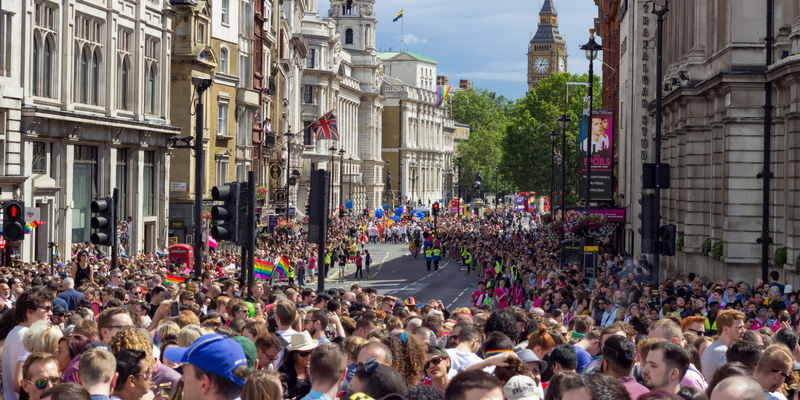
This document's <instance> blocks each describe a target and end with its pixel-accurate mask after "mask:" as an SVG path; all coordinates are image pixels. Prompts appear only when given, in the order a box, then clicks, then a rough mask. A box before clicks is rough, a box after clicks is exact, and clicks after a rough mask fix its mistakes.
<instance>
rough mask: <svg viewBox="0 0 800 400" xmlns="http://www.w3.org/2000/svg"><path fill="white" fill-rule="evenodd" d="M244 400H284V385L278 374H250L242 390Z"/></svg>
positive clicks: (264, 372) (268, 372)
mask: <svg viewBox="0 0 800 400" xmlns="http://www.w3.org/2000/svg"><path fill="white" fill-rule="evenodd" d="M241 399H242V400H282V399H283V385H282V384H281V380H280V377H279V375H278V373H277V372H272V371H267V370H264V369H261V370H258V371H255V372H253V373H252V374H250V376H249V377H248V378H247V381H246V382H245V383H244V387H243V388H242V396H241Z"/></svg>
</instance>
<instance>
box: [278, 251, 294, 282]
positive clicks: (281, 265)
mask: <svg viewBox="0 0 800 400" xmlns="http://www.w3.org/2000/svg"><path fill="white" fill-rule="evenodd" d="M289 268H291V266H290V265H289V260H287V259H286V256H281V260H280V261H278V266H277V268H276V269H277V270H278V272H280V274H281V276H283V277H284V278H285V277H286V275H287V274H288V273H289Z"/></svg>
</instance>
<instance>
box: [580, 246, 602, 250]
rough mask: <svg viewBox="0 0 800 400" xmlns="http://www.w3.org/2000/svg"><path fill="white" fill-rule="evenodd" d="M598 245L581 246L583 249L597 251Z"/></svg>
mask: <svg viewBox="0 0 800 400" xmlns="http://www.w3.org/2000/svg"><path fill="white" fill-rule="evenodd" d="M598 249H599V246H583V251H598Z"/></svg>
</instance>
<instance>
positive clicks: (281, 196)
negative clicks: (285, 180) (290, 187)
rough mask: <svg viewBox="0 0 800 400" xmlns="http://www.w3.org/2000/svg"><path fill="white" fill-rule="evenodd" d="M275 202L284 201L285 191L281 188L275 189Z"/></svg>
mask: <svg viewBox="0 0 800 400" xmlns="http://www.w3.org/2000/svg"><path fill="white" fill-rule="evenodd" d="M275 202H276V203H278V204H281V203H285V202H286V191H285V190H283V189H278V190H276V191H275Z"/></svg>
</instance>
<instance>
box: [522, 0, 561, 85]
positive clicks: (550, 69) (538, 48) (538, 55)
mask: <svg viewBox="0 0 800 400" xmlns="http://www.w3.org/2000/svg"><path fill="white" fill-rule="evenodd" d="M556 72H567V42H566V41H565V40H564V38H563V37H561V34H560V33H559V32H558V12H556V7H555V5H553V0H544V4H543V5H542V10H541V11H539V29H537V30H536V34H535V35H533V38H532V39H531V42H530V44H529V45H528V91H531V90H533V89H535V88H536V85H537V84H538V83H539V81H540V80H542V79H544V78H547V77H548V76H550V75H551V74H554V73H556Z"/></svg>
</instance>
